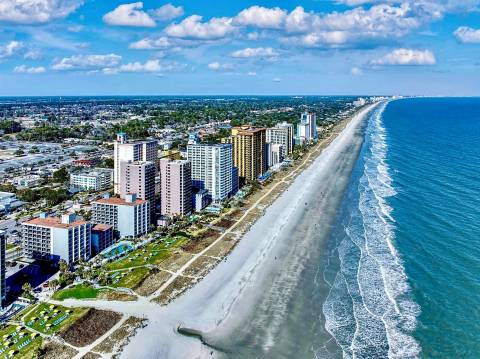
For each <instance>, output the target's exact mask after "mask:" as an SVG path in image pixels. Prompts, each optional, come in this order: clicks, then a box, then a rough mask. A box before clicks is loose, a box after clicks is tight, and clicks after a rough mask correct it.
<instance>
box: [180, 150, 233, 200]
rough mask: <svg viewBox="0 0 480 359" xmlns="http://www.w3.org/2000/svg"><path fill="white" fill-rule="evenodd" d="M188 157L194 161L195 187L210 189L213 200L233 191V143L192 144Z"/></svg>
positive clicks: (224, 196) (193, 179) (193, 178)
mask: <svg viewBox="0 0 480 359" xmlns="http://www.w3.org/2000/svg"><path fill="white" fill-rule="evenodd" d="M187 156H188V157H187V158H188V160H189V161H190V162H191V163H192V183H193V186H194V187H197V188H199V189H206V190H208V192H209V194H210V196H211V197H212V201H213V202H217V203H218V202H221V201H223V200H224V199H225V198H227V197H228V196H229V195H230V193H231V192H232V167H233V147H232V145H231V144H213V145H208V144H191V145H188V147H187Z"/></svg>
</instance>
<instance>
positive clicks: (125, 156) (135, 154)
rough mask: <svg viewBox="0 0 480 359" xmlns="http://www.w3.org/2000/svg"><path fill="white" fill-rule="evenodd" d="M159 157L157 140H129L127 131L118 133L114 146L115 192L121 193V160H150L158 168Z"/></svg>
mask: <svg viewBox="0 0 480 359" xmlns="http://www.w3.org/2000/svg"><path fill="white" fill-rule="evenodd" d="M157 159H158V155H157V141H155V140H148V141H137V142H129V141H128V137H127V135H126V134H125V133H119V134H117V140H116V141H115V142H114V148H113V162H114V172H113V188H114V192H115V194H120V181H121V169H120V163H121V162H128V161H131V162H136V161H150V162H153V163H154V164H155V168H157Z"/></svg>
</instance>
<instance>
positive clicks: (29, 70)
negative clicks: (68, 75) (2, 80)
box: [13, 65, 47, 74]
mask: <svg viewBox="0 0 480 359" xmlns="http://www.w3.org/2000/svg"><path fill="white" fill-rule="evenodd" d="M46 71H47V69H45V67H43V66H39V67H27V66H26V65H20V66H16V67H15V68H14V69H13V72H15V73H18V74H43V73H44V72H46Z"/></svg>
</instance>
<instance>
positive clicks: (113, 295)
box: [52, 283, 136, 301]
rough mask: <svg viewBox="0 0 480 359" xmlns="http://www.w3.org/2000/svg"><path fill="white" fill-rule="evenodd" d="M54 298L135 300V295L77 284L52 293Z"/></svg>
mask: <svg viewBox="0 0 480 359" xmlns="http://www.w3.org/2000/svg"><path fill="white" fill-rule="evenodd" d="M52 298H53V299H55V300H65V299H105V300H122V301H129V300H136V297H135V296H133V295H131V294H128V293H124V292H121V291H115V290H113V289H110V288H95V287H93V286H92V285H90V284H87V283H83V284H77V285H75V286H73V287H69V288H64V289H61V290H59V291H58V292H56V293H55V294H53V297H52Z"/></svg>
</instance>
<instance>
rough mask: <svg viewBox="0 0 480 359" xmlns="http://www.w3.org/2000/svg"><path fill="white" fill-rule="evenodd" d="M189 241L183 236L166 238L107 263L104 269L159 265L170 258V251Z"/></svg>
mask: <svg viewBox="0 0 480 359" xmlns="http://www.w3.org/2000/svg"><path fill="white" fill-rule="evenodd" d="M187 241H188V238H187V237H185V236H183V235H176V236H174V237H166V238H164V239H162V240H157V241H155V242H152V243H149V244H147V245H146V246H145V247H143V248H139V249H136V250H134V251H132V252H130V253H128V254H127V255H125V256H123V257H121V258H119V259H114V260H113V261H112V262H109V263H107V264H106V265H105V266H104V268H105V269H106V270H110V271H111V270H116V269H128V268H133V267H139V266H144V265H147V264H152V265H155V264H159V263H161V262H162V261H163V260H165V259H166V258H167V257H168V256H169V254H170V253H169V250H171V249H174V248H179V247H181V246H182V245H183V244H185V243H186V242H187Z"/></svg>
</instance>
